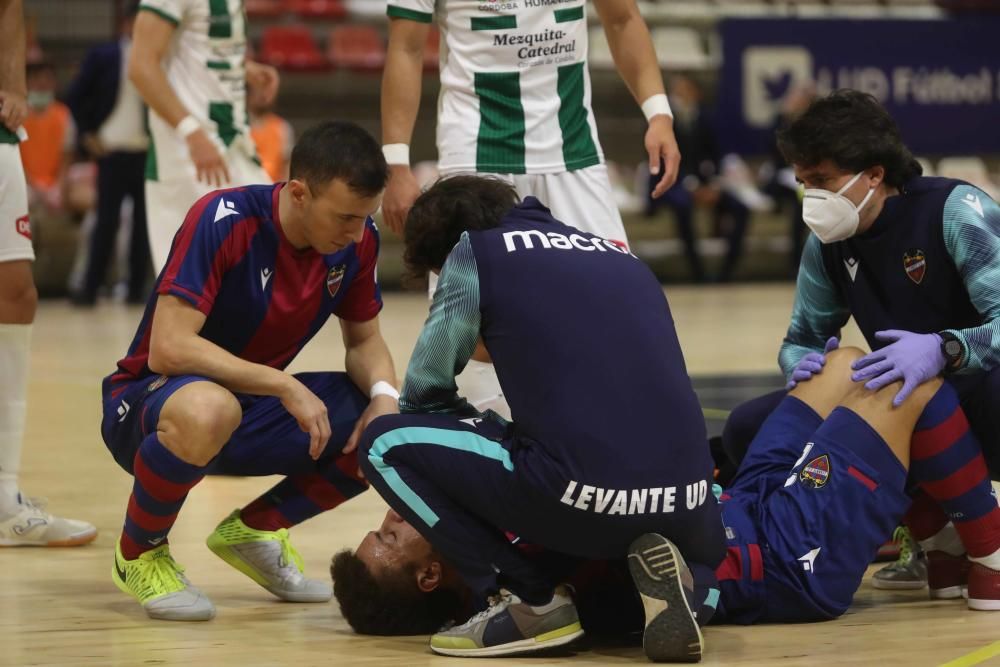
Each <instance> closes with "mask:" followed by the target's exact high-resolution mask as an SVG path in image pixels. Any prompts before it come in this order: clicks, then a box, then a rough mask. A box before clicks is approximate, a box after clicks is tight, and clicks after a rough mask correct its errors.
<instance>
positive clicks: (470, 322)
mask: <svg viewBox="0 0 1000 667" xmlns="http://www.w3.org/2000/svg"><path fill="white" fill-rule="evenodd" d="M479 325H480V314H479V271H478V270H477V268H476V257H475V255H474V254H473V253H472V245H471V244H470V243H469V237H468V234H462V238H461V239H460V240H459V242H458V244H456V245H455V247H454V249H453V250H452V251H451V254H449V255H448V258H447V259H446V260H445V263H444V266H443V267H442V268H441V276H440V280H439V281H438V286H437V290H436V291H435V292H434V299H433V301H432V302H431V312H430V315H428V317H427V322H426V323H424V328H423V331H421V332H420V337H419V338H418V339H417V345H416V347H415V348H414V349H413V356H412V357H411V358H410V365H409V367H408V368H407V369H406V380H405V381H404V382H403V392H402V396H401V397H400V399H399V409H400V411H401V412H422V413H449V414H459V415H461V416H463V417H466V416H479V413H478V411H476V409H475V408H473V407H472V406H471V405H469V403H468V402H467V401H466V400H465V399H464V398H462V397H460V396H459V395H458V386H457V385H456V384H455V377H456V376H457V375H458V374H459V373H461V372H462V370H463V369H464V368H465V365H466V364H467V363H468V362H469V359H470V358H472V353H473V352H475V350H476V342H477V341H478V340H479Z"/></svg>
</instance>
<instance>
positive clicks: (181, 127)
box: [174, 116, 201, 139]
mask: <svg viewBox="0 0 1000 667" xmlns="http://www.w3.org/2000/svg"><path fill="white" fill-rule="evenodd" d="M200 129H201V123H199V122H198V119H197V118H195V117H194V116H184V118H183V119H182V120H181V122H179V123H177V127H175V128H174V132H176V133H177V136H179V137H180V138H181V139H187V138H188V137H190V136H191V135H192V134H194V133H195V132H197V131H198V130H200Z"/></svg>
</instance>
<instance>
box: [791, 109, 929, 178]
mask: <svg viewBox="0 0 1000 667" xmlns="http://www.w3.org/2000/svg"><path fill="white" fill-rule="evenodd" d="M778 148H779V149H780V150H781V153H782V154H783V155H784V156H785V159H786V160H787V161H788V162H789V163H790V164H797V165H800V166H803V167H814V166H816V165H817V164H819V163H820V162H822V161H824V160H830V161H832V162H833V163H834V164H835V165H837V167H839V168H840V169H843V170H845V171H850V172H855V173H856V172H859V171H863V170H865V169H869V168H871V167H874V166H876V165H881V166H882V167H883V168H884V169H885V182H886V183H888V184H889V185H891V186H893V187H896V188H899V187H902V185H903V184H904V183H906V182H907V181H908V180H910V179H911V178H914V177H916V176H920V175H921V174H922V173H923V168H922V167H921V166H920V163H919V162H917V161H916V160H915V159H914V157H913V153H911V152H910V149H909V148H907V147H906V145H905V144H904V143H903V140H902V138H901V137H900V135H899V128H898V127H897V126H896V122H895V121H894V120H893V119H892V117H891V116H890V115H889V113H888V112H887V111H886V110H885V108H883V107H882V105H881V104H879V103H878V100H876V99H875V98H874V97H873V96H871V95H869V94H867V93H861V92H858V91H856V90H837V91H834V92H833V93H830V94H829V95H827V96H826V97H821V98H819V99H817V100H815V101H814V102H813V103H812V104H811V105H810V106H809V108H808V109H807V110H806V112H805V113H803V114H802V115H801V116H799V117H798V118H797V119H796V120H794V121H793V122H792V123H791V124H789V125H788V126H787V127H785V128H783V129H780V130H778Z"/></svg>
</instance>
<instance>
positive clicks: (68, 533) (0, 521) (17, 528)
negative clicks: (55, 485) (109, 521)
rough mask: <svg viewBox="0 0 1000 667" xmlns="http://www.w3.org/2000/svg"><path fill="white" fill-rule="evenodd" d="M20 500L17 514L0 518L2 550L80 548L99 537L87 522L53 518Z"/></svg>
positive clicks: (27, 502)
mask: <svg viewBox="0 0 1000 667" xmlns="http://www.w3.org/2000/svg"><path fill="white" fill-rule="evenodd" d="M19 500H20V503H18V505H17V506H16V507H15V509H14V512H13V513H11V514H7V515H0V546H3V547H26V546H34V547H76V546H80V545H81V544H87V543H89V542H93V541H94V538H96V537H97V529H96V528H94V526H92V525H91V524H89V523H87V522H86V521H78V520H76V519H63V518H62V517H58V516H53V515H52V514H49V513H48V512H46V511H45V510H44V509H42V508H41V507H39V506H38V505H36V504H35V503H33V502H32V501H31V500H29V499H27V498H25V497H24V496H20V497H19Z"/></svg>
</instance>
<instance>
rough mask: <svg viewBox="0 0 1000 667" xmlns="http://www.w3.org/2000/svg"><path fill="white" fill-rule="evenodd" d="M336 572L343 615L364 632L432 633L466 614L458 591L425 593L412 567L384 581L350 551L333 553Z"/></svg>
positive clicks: (335, 591) (333, 572) (335, 585)
mask: <svg viewBox="0 0 1000 667" xmlns="http://www.w3.org/2000/svg"><path fill="white" fill-rule="evenodd" d="M330 575H331V576H332V577H333V594H334V595H335V596H336V598H337V602H338V603H339V604H340V613H341V614H343V616H344V618H345V619H346V620H347V622H348V624H350V626H351V627H352V628H354V631H355V632H357V633H358V634H362V635H384V636H385V635H427V634H431V633H432V632H436V631H437V630H439V629H440V628H441V626H443V625H444V624H445V623H446V622H447V621H450V620H454V619H455V618H456V617H457V615H458V614H459V613H460V612H461V607H462V600H461V597H460V596H459V595H458V593H456V592H455V591H453V590H450V589H444V588H440V587H439V588H436V589H434V590H433V591H430V592H429V593H425V592H424V591H421V590H420V589H419V588H418V587H417V581H416V576H415V575H416V569H415V568H414V567H413V566H412V565H410V566H409V567H406V568H403V570H401V571H396V572H393V573H391V574H386V575H384V576H383V577H382V578H381V581H380V580H378V579H376V578H375V576H374V575H373V574H372V573H371V570H369V569H368V566H367V565H365V563H364V562H363V561H362V560H361V559H360V558H358V557H357V555H356V554H355V553H354V552H353V551H350V550H349V549H345V550H344V551H341V552H340V553H338V554H337V555H335V556H334V557H333V563H331V565H330Z"/></svg>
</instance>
